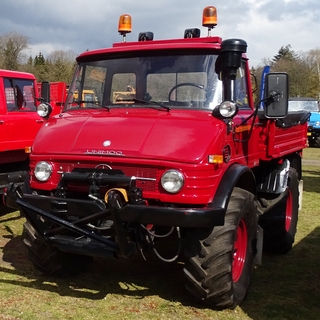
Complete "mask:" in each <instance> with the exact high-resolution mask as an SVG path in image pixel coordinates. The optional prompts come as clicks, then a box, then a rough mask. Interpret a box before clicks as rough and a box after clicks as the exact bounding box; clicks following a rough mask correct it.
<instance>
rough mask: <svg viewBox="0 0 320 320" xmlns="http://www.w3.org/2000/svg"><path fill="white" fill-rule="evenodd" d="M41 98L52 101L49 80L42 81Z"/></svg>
mask: <svg viewBox="0 0 320 320" xmlns="http://www.w3.org/2000/svg"><path fill="white" fill-rule="evenodd" d="M41 98H43V100H44V102H48V103H49V102H50V83H49V82H47V81H43V82H42V83H41Z"/></svg>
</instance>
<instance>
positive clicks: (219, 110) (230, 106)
mask: <svg viewBox="0 0 320 320" xmlns="http://www.w3.org/2000/svg"><path fill="white" fill-rule="evenodd" d="M237 113H238V107H237V104H236V103H235V102H234V101H223V102H222V103H221V104H220V105H218V106H216V107H215V108H214V109H213V111H212V115H213V116H216V117H222V118H232V117H234V116H235V115H236V114H237Z"/></svg>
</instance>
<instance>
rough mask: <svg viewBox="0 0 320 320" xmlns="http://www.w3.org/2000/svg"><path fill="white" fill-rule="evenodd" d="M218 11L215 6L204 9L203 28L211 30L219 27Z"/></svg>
mask: <svg viewBox="0 0 320 320" xmlns="http://www.w3.org/2000/svg"><path fill="white" fill-rule="evenodd" d="M217 20H218V18H217V9H216V8H215V7H213V6H208V7H205V8H204V9H203V13H202V26H204V27H207V28H209V29H212V28H214V27H215V26H216V25H217Z"/></svg>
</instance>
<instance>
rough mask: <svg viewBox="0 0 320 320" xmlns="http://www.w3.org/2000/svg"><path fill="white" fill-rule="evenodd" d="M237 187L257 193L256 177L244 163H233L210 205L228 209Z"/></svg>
mask: <svg viewBox="0 0 320 320" xmlns="http://www.w3.org/2000/svg"><path fill="white" fill-rule="evenodd" d="M235 187H239V188H242V189H244V190H247V191H249V192H251V193H252V194H254V195H256V179H255V176H254V174H253V172H252V170H251V169H250V168H248V167H246V166H244V165H241V164H238V163H235V164H232V165H231V166H230V167H229V168H228V169H227V171H226V172H225V173H224V175H223V177H222V178H221V180H220V185H219V187H218V189H217V192H216V194H215V196H214V199H213V201H212V202H211V204H210V205H209V206H210V207H211V206H212V207H220V208H223V209H224V210H226V209H227V207H228V203H229V199H230V197H231V193H232V191H233V189H234V188H235Z"/></svg>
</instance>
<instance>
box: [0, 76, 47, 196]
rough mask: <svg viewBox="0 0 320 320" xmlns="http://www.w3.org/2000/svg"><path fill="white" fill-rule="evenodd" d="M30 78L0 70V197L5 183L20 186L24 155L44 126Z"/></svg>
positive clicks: (36, 95)
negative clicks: (14, 183)
mask: <svg viewBox="0 0 320 320" xmlns="http://www.w3.org/2000/svg"><path fill="white" fill-rule="evenodd" d="M36 85H37V84H36V79H35V76H34V75H33V74H30V73H25V72H17V71H9V70H0V99H1V101H0V135H1V142H0V144H1V147H0V193H1V194H3V190H4V188H5V187H6V186H7V184H8V183H9V182H16V183H18V182H20V183H23V181H24V180H25V178H26V176H27V172H28V170H29V166H28V165H29V160H28V153H26V150H27V152H28V150H30V148H31V145H32V143H33V139H34V137H35V136H36V133H37V132H38V130H39V129H40V127H41V125H42V124H43V123H44V121H45V120H44V119H43V118H42V117H40V116H39V115H38V113H37V109H36V108H37V104H38V97H39V95H38V92H37V90H35V88H36Z"/></svg>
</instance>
